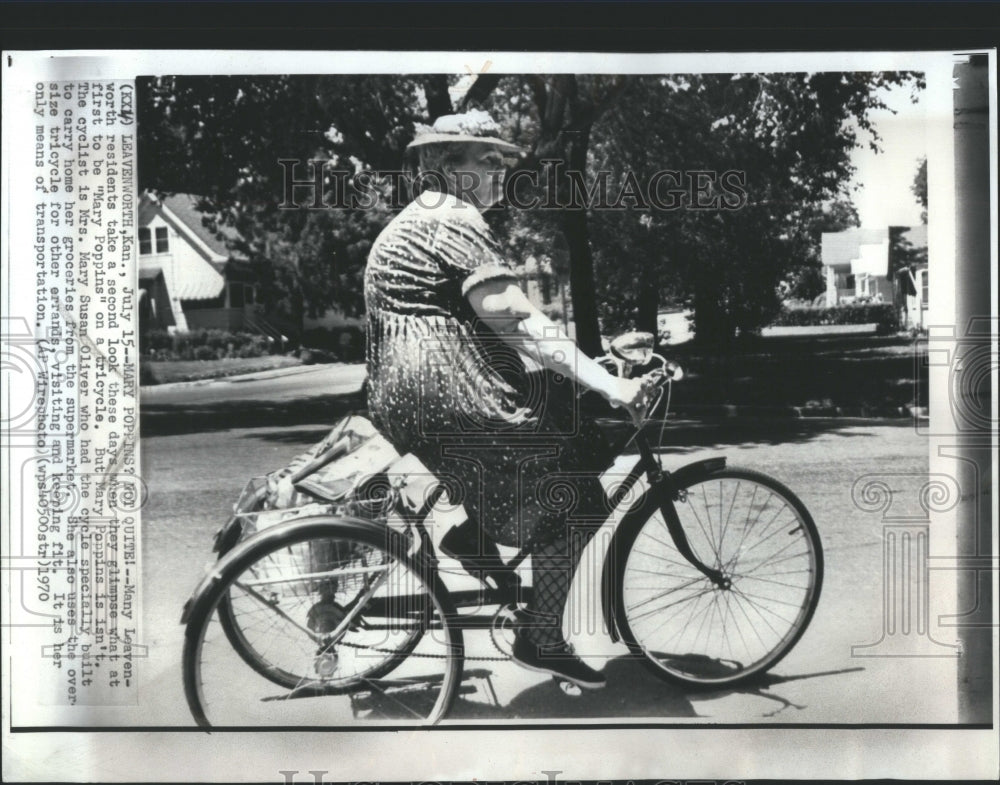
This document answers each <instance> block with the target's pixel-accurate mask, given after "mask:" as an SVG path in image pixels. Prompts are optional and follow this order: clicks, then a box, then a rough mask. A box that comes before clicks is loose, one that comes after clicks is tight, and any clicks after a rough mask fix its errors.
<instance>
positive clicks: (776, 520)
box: [612, 467, 823, 688]
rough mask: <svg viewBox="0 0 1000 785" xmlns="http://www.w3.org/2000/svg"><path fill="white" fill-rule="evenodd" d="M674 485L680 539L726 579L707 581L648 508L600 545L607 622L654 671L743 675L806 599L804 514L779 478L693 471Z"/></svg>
mask: <svg viewBox="0 0 1000 785" xmlns="http://www.w3.org/2000/svg"><path fill="white" fill-rule="evenodd" d="M679 496H680V498H679V499H678V500H677V501H675V502H674V506H675V507H676V509H677V514H678V516H679V517H680V521H681V524H682V526H683V527H684V531H685V533H686V534H687V538H688V541H689V543H690V545H691V548H692V550H693V551H694V553H695V555H696V556H697V557H698V559H699V560H700V561H701V562H702V563H703V564H705V565H707V566H709V567H714V568H715V569H717V570H720V571H721V572H722V573H723V575H724V576H726V577H727V578H728V579H729V585H726V586H724V587H719V586H716V585H715V584H714V583H713V582H712V581H711V580H709V579H708V578H707V577H706V576H705V575H703V574H702V573H701V572H699V571H698V570H697V569H696V568H695V567H694V566H692V565H691V563H690V562H688V561H687V560H686V559H685V558H684V557H683V556H682V555H681V554H680V553H679V552H678V551H677V548H676V547H675V545H674V543H673V540H672V538H671V536H670V532H669V531H668V530H667V525H666V523H665V521H664V519H663V516H662V513H661V512H660V511H659V509H656V510H654V511H653V512H652V514H651V515H650V516H649V517H648V518H646V519H645V520H644V521H643V522H642V523H641V524H639V525H636V526H633V527H630V528H629V530H628V531H625V532H623V541H622V542H621V543H620V544H619V545H618V546H617V547H616V548H615V551H616V552H615V553H613V554H612V558H615V560H616V561H615V570H616V574H617V582H616V584H615V586H616V589H617V594H616V595H615V599H616V609H615V614H616V622H617V626H618V629H619V631H620V632H621V635H622V639H623V640H624V641H625V643H626V644H627V645H628V646H629V649H630V650H631V652H632V653H633V654H634V655H637V656H642V657H643V658H645V660H646V662H647V663H648V665H649V666H650V667H651V668H652V669H653V671H654V672H655V673H657V675H659V676H661V677H663V678H666V679H669V680H673V681H678V682H681V683H683V684H685V685H687V686H694V687H699V688H713V687H727V686H734V685H738V684H742V683H745V682H748V681H751V680H753V679H754V678H756V677H759V676H760V675H762V674H763V673H765V672H767V671H768V670H769V669H770V668H772V667H773V666H774V665H775V664H777V663H778V661H779V660H781V658H782V657H784V656H785V655H786V654H788V652H789V651H791V649H792V647H793V646H794V645H795V644H796V642H797V641H798V640H799V638H800V637H801V636H802V634H803V633H804V632H805V629H806V627H807V626H808V624H809V621H810V619H811V618H812V615H813V612H814V611H815V610H816V605H817V603H818V602H819V594H820V588H821V586H822V583H823V552H822V547H821V545H820V539H819V533H818V532H817V530H816V524H815V523H814V522H813V519H812V517H811V516H810V515H809V512H808V510H806V508H805V506H804V505H803V504H802V502H801V501H799V499H798V498H797V497H796V496H795V494H793V493H792V492H791V491H790V490H788V488H786V487H785V486H784V485H782V484H781V483H779V482H778V481H777V480H774V479H771V478H770V477H768V476H766V475H764V474H761V473H759V472H755V471H752V470H749V469H739V468H735V467H730V468H727V469H723V470H721V471H718V472H715V473H713V474H710V475H708V476H705V477H701V478H699V479H698V480H696V481H694V482H692V483H691V484H690V485H688V486H687V487H685V488H683V489H682V490H681V492H680V494H679Z"/></svg>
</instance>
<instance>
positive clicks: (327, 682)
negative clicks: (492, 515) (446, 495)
mask: <svg viewBox="0 0 1000 785" xmlns="http://www.w3.org/2000/svg"><path fill="white" fill-rule="evenodd" d="M215 574H216V575H217V576H218V577H217V579H216V580H214V581H210V582H208V583H206V585H205V587H204V588H203V589H202V590H201V592H200V594H199V595H198V596H197V597H196V598H195V600H194V602H193V605H192V609H191V613H190V616H189V621H188V626H187V630H186V637H185V647H184V682H185V692H186V695H187V699H188V704H189V706H190V708H191V711H192V713H193V714H194V716H195V719H196V720H197V721H198V722H199V723H200V724H202V725H206V726H207V725H212V726H219V725H227V726H243V725H321V726H344V725H355V724H359V723H361V724H364V723H371V722H390V723H393V724H398V723H407V724H408V723H418V724H423V723H433V722H437V721H438V720H439V719H441V718H442V717H443V716H445V714H446V713H447V711H448V708H449V707H450V705H451V703H452V701H453V700H454V696H455V693H456V691H457V689H458V686H459V682H460V680H461V672H462V651H463V646H462V638H461V632H460V631H459V630H456V629H453V627H452V626H451V625H449V624H448V623H447V619H448V618H449V617H450V615H451V614H452V613H453V610H452V609H451V608H450V606H449V600H448V597H447V594H446V593H445V591H444V589H443V587H442V586H441V584H440V581H439V579H438V578H437V576H436V574H435V573H434V572H433V570H432V569H430V568H428V567H426V566H424V565H422V564H420V563H418V562H417V561H415V560H414V559H412V558H411V557H409V556H408V555H407V553H406V548H405V542H404V541H403V538H402V537H400V536H399V535H397V534H395V533H393V532H391V531H390V530H388V529H386V528H385V527H379V526H377V525H375V524H371V523H368V522H359V521H353V520H349V519H312V520H303V521H297V522H295V523H292V524H288V525H279V526H276V527H275V528H274V529H273V530H270V531H267V532H263V533H261V534H259V535H257V536H255V537H254V538H252V539H250V540H247V541H246V542H244V543H242V544H241V545H239V546H237V547H236V548H234V549H233V550H232V551H231V552H230V553H229V554H228V555H227V556H225V557H224V558H223V559H222V560H221V561H220V562H219V563H218V565H217V567H216V568H215ZM244 663H245V664H249V665H250V666H251V667H250V668H246V667H244ZM390 673H392V677H391V678H388V674H390ZM275 685H277V687H278V688H277V689H276V687H275Z"/></svg>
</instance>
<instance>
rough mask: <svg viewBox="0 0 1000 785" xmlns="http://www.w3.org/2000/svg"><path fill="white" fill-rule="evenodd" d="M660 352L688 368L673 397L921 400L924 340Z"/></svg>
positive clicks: (779, 401)
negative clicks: (720, 352)
mask: <svg viewBox="0 0 1000 785" xmlns="http://www.w3.org/2000/svg"><path fill="white" fill-rule="evenodd" d="M665 354H666V355H667V356H668V357H670V358H671V359H674V360H676V361H677V362H679V363H680V364H681V365H682V366H683V367H684V370H685V372H686V374H687V375H686V377H685V379H684V381H683V382H682V383H681V384H679V385H678V386H677V387H676V388H675V390H674V392H675V395H676V396H677V398H676V399H677V401H678V402H679V403H680V402H687V403H698V404H737V405H740V404H742V405H764V406H816V407H829V406H852V407H854V406H862V407H872V408H875V409H881V408H885V407H899V406H907V405H910V406H926V405H927V342H926V340H919V341H915V340H914V339H912V338H908V337H905V336H895V335H894V336H876V335H867V336H861V335H857V336H855V335H837V336H822V335H820V336H809V337H792V336H783V337H776V336H772V337H763V338H753V339H749V340H748V341H747V342H746V343H744V344H741V345H739V346H738V347H737V348H734V349H733V351H732V352H731V353H730V354H729V355H728V356H719V355H708V354H705V353H704V352H702V351H700V350H699V349H698V347H697V346H695V345H694V344H693V343H688V344H682V345H680V346H677V347H675V348H673V349H670V350H668V351H667V352H665Z"/></svg>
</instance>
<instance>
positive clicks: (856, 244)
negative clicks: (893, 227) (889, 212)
mask: <svg viewBox="0 0 1000 785" xmlns="http://www.w3.org/2000/svg"><path fill="white" fill-rule="evenodd" d="M888 241H889V228H888V227H883V228H881V229H866V228H863V227H855V228H852V229H845V230H844V231H842V232H823V236H822V237H821V253H822V258H823V264H824V265H826V266H827V267H847V266H850V264H851V260H852V259H857V258H858V256H859V255H860V254H861V246H862V245H881V244H882V243H885V242H888Z"/></svg>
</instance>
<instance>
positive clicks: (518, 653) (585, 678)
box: [511, 633, 608, 690]
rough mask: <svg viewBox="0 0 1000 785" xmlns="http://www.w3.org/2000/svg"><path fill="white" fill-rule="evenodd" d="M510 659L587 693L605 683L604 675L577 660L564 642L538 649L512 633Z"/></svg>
mask: <svg viewBox="0 0 1000 785" xmlns="http://www.w3.org/2000/svg"><path fill="white" fill-rule="evenodd" d="M511 659H513V660H514V662H516V663H517V664H518V665H520V666H521V667H523V668H527V669H528V670H532V671H539V672H540V673H551V674H552V675H553V676H556V677H558V678H560V679H564V680H565V681H568V682H571V683H572V684H575V685H577V686H578V687H582V688H584V689H588V690H597V689H600V688H601V687H604V686H606V685H607V683H608V680H607V679H606V678H604V674H603V673H601V672H600V671H595V670H594V669H593V668H591V667H590V666H589V665H587V663H585V662H584V661H583V660H581V659H580V658H579V657H577V656H576V652H575V651H573V646H572V645H571V644H569V643H566V641H560V642H559V643H554V644H544V645H539V644H537V643H535V642H534V641H532V640H529V639H528V638H525V637H524V636H523V635H521V634H520V633H515V634H514V647H513V650H512V651H511Z"/></svg>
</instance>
